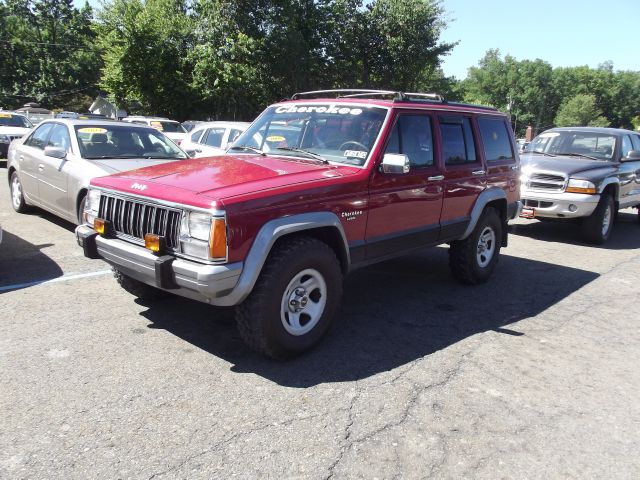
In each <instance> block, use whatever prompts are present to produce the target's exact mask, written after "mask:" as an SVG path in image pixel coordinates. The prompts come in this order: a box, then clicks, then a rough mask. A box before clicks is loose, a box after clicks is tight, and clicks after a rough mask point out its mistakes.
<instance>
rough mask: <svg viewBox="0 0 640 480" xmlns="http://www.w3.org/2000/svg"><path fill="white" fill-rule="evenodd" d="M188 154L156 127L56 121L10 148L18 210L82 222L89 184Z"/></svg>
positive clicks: (12, 185) (13, 193)
mask: <svg viewBox="0 0 640 480" xmlns="http://www.w3.org/2000/svg"><path fill="white" fill-rule="evenodd" d="M187 158H189V157H188V155H187V154H186V153H185V152H184V151H183V150H181V149H180V148H179V147H177V146H176V145H175V144H174V143H173V142H172V141H171V140H169V139H168V138H167V137H166V136H165V135H164V134H163V133H162V132H160V131H158V130H157V129H155V128H151V127H147V126H142V125H134V124H130V123H124V122H116V121H95V120H70V119H53V120H47V121H44V122H42V123H40V124H39V125H38V126H37V127H36V128H35V129H34V130H33V131H31V133H30V134H29V135H25V136H24V137H23V138H21V139H19V140H14V141H13V142H12V143H11V145H10V146H9V153H8V161H7V171H8V177H9V178H8V179H9V184H10V190H11V203H12V205H13V208H14V210H15V211H16V212H19V213H23V212H25V211H26V210H27V209H28V208H29V207H30V206H36V207H40V208H42V209H44V210H47V211H49V212H51V213H53V214H55V215H57V216H59V217H62V218H64V219H66V220H69V221H70V222H75V223H79V222H80V217H81V213H82V211H83V210H84V200H85V196H86V193H87V188H88V186H89V182H90V180H91V179H92V178H94V177H99V176H104V175H110V174H113V173H117V172H122V171H125V170H132V169H134V168H140V167H146V166H149V165H156V164H159V163H167V162H173V161H176V160H185V159H187Z"/></svg>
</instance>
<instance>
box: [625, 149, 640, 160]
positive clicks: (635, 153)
mask: <svg viewBox="0 0 640 480" xmlns="http://www.w3.org/2000/svg"><path fill="white" fill-rule="evenodd" d="M638 160H640V150H631V151H630V152H629V153H627V156H626V157H623V158H622V160H621V161H623V162H637V161H638Z"/></svg>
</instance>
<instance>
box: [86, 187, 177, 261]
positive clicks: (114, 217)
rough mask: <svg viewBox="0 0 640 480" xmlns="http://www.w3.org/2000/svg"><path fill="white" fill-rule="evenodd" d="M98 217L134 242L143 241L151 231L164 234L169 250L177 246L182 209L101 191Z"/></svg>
mask: <svg viewBox="0 0 640 480" xmlns="http://www.w3.org/2000/svg"><path fill="white" fill-rule="evenodd" d="M98 216H99V217H100V218H103V219H105V220H108V221H109V222H110V223H111V228H112V229H113V230H114V231H115V232H116V234H117V235H119V236H121V235H124V236H126V237H128V238H130V239H132V240H133V241H134V242H136V243H140V244H144V236H145V234H147V233H153V234H156V235H159V236H161V237H164V241H165V245H166V246H167V248H169V249H171V250H176V249H177V248H178V246H179V239H178V237H179V236H180V220H181V217H182V212H181V211H180V210H177V209H172V208H168V207H165V206H162V205H157V204H153V203H147V202H143V201H140V200H138V199H131V198H122V197H116V196H112V195H108V194H102V196H101V197H100V208H99V210H98Z"/></svg>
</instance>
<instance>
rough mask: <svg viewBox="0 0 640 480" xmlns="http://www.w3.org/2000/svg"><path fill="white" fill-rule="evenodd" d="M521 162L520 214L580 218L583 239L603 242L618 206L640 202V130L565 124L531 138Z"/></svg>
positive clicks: (607, 235) (609, 232) (625, 206)
mask: <svg viewBox="0 0 640 480" xmlns="http://www.w3.org/2000/svg"><path fill="white" fill-rule="evenodd" d="M520 158H521V162H522V176H521V188H520V193H521V199H522V202H523V210H522V213H521V216H522V217H526V218H543V219H544V218H558V219H563V218H564V219H580V221H581V225H582V231H583V235H584V237H585V239H586V240H587V241H589V242H591V243H596V244H600V243H603V242H605V241H606V240H607V239H608V238H609V235H610V234H611V230H612V228H613V223H614V220H615V217H616V213H617V211H618V209H620V208H627V207H638V206H640V176H638V172H640V134H638V133H637V132H632V131H630V130H623V129H619V128H592V127H565V128H553V129H551V130H547V131H545V132H543V133H541V134H540V135H538V136H537V137H536V138H534V139H533V141H532V142H531V144H530V145H529V146H528V147H527V149H526V152H525V153H524V154H523V155H522V156H521V157H520Z"/></svg>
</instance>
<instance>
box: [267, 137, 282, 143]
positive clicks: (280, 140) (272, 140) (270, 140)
mask: <svg viewBox="0 0 640 480" xmlns="http://www.w3.org/2000/svg"><path fill="white" fill-rule="evenodd" d="M285 140H286V138H284V137H283V136H282V135H270V136H268V137H267V142H284V141H285Z"/></svg>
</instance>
